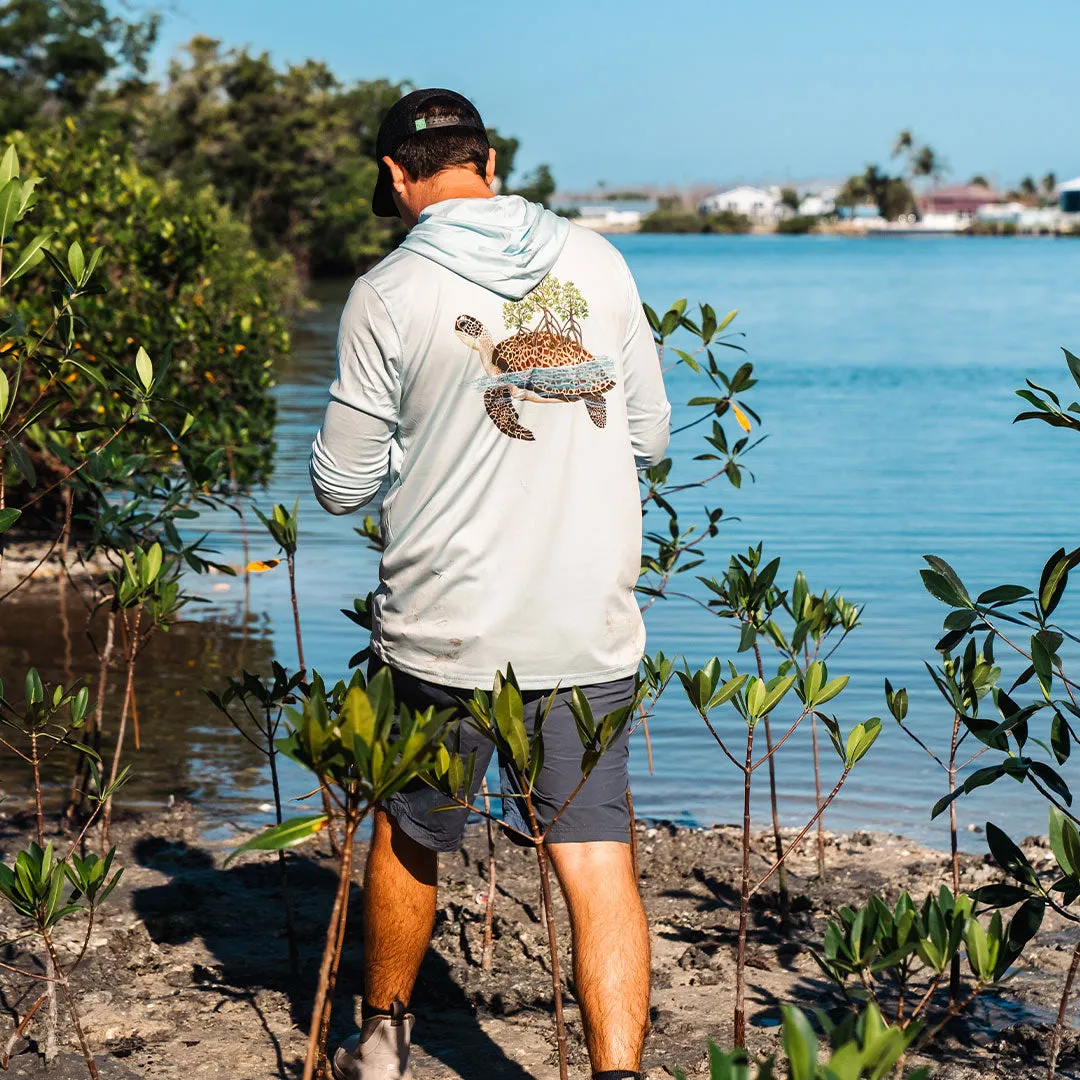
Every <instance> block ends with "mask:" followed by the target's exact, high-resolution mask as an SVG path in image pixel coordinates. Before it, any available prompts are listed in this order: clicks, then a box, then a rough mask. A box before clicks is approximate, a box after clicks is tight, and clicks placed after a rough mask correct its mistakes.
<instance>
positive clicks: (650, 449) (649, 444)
mask: <svg viewBox="0 0 1080 1080" xmlns="http://www.w3.org/2000/svg"><path fill="white" fill-rule="evenodd" d="M626 279H627V288H628V290H629V297H628V303H629V314H628V326H627V333H626V342H625V345H624V348H623V378H624V388H625V392H626V415H627V419H628V420H629V422H630V443H631V445H632V446H633V448H634V460H635V461H636V462H637V466H638V468H639V469H644V468H649V467H650V466H652V465H657V464H659V462H660V461H661V460H663V457H664V451H665V450H666V449H667V445H668V439H669V438H670V434H671V406H670V405H669V404H668V399H667V394H666V393H665V392H664V375H663V371H662V370H661V368H660V358H659V356H658V355H657V352H656V343H655V342H654V341H653V336H652V330H651V329H650V328H649V323H648V320H647V319H646V318H645V312H644V310H643V309H642V306H641V297H640V296H638V291H637V286H636V285H635V284H634V279H633V277H632V275H631V274H630V270H629V268H626Z"/></svg>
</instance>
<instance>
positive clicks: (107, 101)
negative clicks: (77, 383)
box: [0, 0, 555, 277]
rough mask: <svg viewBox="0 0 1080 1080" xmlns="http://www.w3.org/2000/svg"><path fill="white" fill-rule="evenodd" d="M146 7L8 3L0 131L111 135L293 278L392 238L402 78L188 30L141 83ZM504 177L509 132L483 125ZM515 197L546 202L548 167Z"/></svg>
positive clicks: (87, 0) (371, 254)
mask: <svg viewBox="0 0 1080 1080" xmlns="http://www.w3.org/2000/svg"><path fill="white" fill-rule="evenodd" d="M158 21H159V20H158V17H157V16H156V15H137V16H135V15H131V14H126V15H125V16H121V15H117V14H116V13H115V12H112V11H110V10H109V9H108V8H107V6H106V4H105V3H103V2H102V0H74V2H66V3H61V2H60V0H14V2H13V3H10V4H8V5H6V10H5V11H4V12H3V13H0V30H2V31H3V33H0V89H2V90H3V91H4V93H3V95H2V101H0V135H3V134H8V135H10V134H11V133H12V132H13V131H16V130H31V131H34V132H37V131H38V130H41V129H44V130H46V131H52V130H53V129H54V128H56V127H57V125H59V124H61V123H62V122H63V120H64V119H65V118H69V117H71V118H75V119H77V120H78V122H79V124H80V127H82V128H83V129H92V130H96V131H98V132H99V133H100V134H102V136H108V137H109V138H111V139H114V140H116V142H117V144H118V146H119V147H122V149H118V150H117V152H118V153H124V154H126V153H128V152H131V153H133V155H134V160H137V161H138V163H139V164H140V166H141V167H142V168H143V169H144V170H145V171H146V172H147V173H148V174H150V175H153V176H156V177H158V178H159V179H162V180H164V179H175V180H177V181H179V182H180V183H181V184H182V185H183V186H184V187H185V188H191V189H200V188H203V187H205V186H212V187H213V188H214V190H215V191H216V193H217V196H218V198H219V199H220V200H221V202H223V203H224V204H225V205H226V206H227V207H228V208H230V209H231V210H232V211H233V214H234V215H235V217H236V218H237V219H238V220H240V221H243V222H244V223H246V224H247V225H248V226H249V227H250V229H251V233H252V236H253V237H254V241H255V243H256V245H257V246H258V247H260V248H261V249H262V250H263V251H264V252H269V253H280V252H286V253H288V254H289V255H291V256H292V257H293V259H294V261H295V263H296V266H297V268H298V271H299V273H300V275H301V277H303V276H306V275H307V274H308V273H312V274H320V273H351V272H353V271H355V270H357V269H363V268H365V267H366V266H368V265H370V264H371V263H372V262H374V261H375V260H377V259H378V258H379V257H381V256H382V255H383V254H385V253H386V252H387V251H388V250H390V248H391V247H393V245H394V244H395V243H397V241H398V240H399V239H400V237H401V234H402V230H401V226H400V223H398V222H396V221H388V220H385V219H380V218H376V217H374V216H373V214H372V213H371V205H370V200H371V193H372V189H373V187H374V183H375V174H376V168H377V166H376V163H375V136H376V133H377V131H378V127H379V123H380V122H381V120H382V117H383V116H384V115H385V113H386V110H387V109H388V108H389V107H390V105H392V104H393V102H394V101H396V100H397V99H398V98H399V97H400V96H401V95H402V94H403V93H406V92H407V91H409V90H410V89H412V87H411V85H409V84H407V83H392V82H389V81H387V80H385V79H373V80H361V81H356V82H350V83H345V82H342V81H341V80H339V79H338V78H337V77H336V76H335V75H334V73H333V72H332V71H330V69H329V68H328V67H327V66H326V65H325V64H323V63H320V62H318V61H314V60H308V61H305V62H303V63H299V64H291V65H287V66H285V67H277V66H275V64H274V63H273V62H272V61H271V59H270V57H269V56H268V55H267V54H266V53H261V54H255V53H252V52H250V51H249V50H248V49H246V48H239V49H225V48H223V47H222V44H221V42H219V41H215V40H213V39H211V38H208V37H203V36H196V37H194V38H193V39H192V40H191V41H190V42H189V43H188V44H187V45H186V46H185V47H184V48H183V50H182V51H181V52H180V54H179V55H178V56H177V57H176V58H174V60H173V61H172V63H171V64H170V65H169V68H168V71H167V73H166V75H165V77H164V79H163V80H162V81H161V82H160V83H155V82H151V81H148V80H147V79H146V72H147V56H148V53H149V51H150V49H151V47H152V46H153V44H154V41H155V39H156V36H157V30H158ZM489 137H490V139H491V143H492V145H493V146H494V147H495V149H496V155H497V164H496V173H497V175H498V177H499V179H500V182H501V183H502V184H503V190H508V191H509V190H515V189H514V187H513V186H512V185H511V184H510V183H509V180H510V176H511V173H512V171H513V168H514V158H515V155H516V153H517V149H518V140H517V139H515V138H512V137H508V136H504V135H501V134H500V133H499V132H498V131H497V130H494V129H491V130H490V131H489ZM516 190H517V193H519V194H521V195H524V196H526V197H527V198H530V199H533V200H534V201H537V202H543V203H545V204H546V203H547V202H548V201H549V200H550V198H551V195H552V194H553V192H554V190H555V183H554V180H553V178H552V176H551V170H550V169H549V168H548V166H547V165H540V166H538V167H537V168H536V169H535V170H534V171H533V172H532V173H531V174H529V175H528V176H526V177H524V178H523V179H522V181H521V183H520V185H519V186H518V187H517V189H516Z"/></svg>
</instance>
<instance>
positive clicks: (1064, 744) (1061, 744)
mask: <svg viewBox="0 0 1080 1080" xmlns="http://www.w3.org/2000/svg"><path fill="white" fill-rule="evenodd" d="M0 532H3V530H2V529H0ZM1050 749H1051V750H1053V751H1054V757H1055V758H1057V763H1058V764H1059V765H1064V764H1065V762H1066V761H1068V760H1069V754H1070V752H1071V751H1072V737H1071V736H1070V734H1069V725H1068V724H1066V723H1065V717H1064V716H1062V715H1061V713H1059V712H1057V711H1055V712H1054V719H1053V720H1052V721H1051V723H1050Z"/></svg>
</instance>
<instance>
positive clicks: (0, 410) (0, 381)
mask: <svg viewBox="0 0 1080 1080" xmlns="http://www.w3.org/2000/svg"><path fill="white" fill-rule="evenodd" d="M10 394H11V387H10V386H9V385H8V380H7V376H6V375H5V374H4V373H3V372H2V371H0V424H2V423H3V422H4V419H5V418H6V416H7V404H8V398H9V396H10Z"/></svg>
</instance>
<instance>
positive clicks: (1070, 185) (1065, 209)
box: [1058, 176, 1080, 214]
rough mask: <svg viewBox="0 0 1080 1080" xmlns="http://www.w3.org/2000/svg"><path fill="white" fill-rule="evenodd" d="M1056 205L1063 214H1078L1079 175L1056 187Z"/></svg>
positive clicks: (1079, 205)
mask: <svg viewBox="0 0 1080 1080" xmlns="http://www.w3.org/2000/svg"><path fill="white" fill-rule="evenodd" d="M1058 205H1059V206H1060V207H1061V212H1062V213H1063V214H1080V176H1078V177H1077V178H1076V179H1075V180H1068V181H1066V182H1065V183H1064V184H1061V185H1060V186H1059V187H1058Z"/></svg>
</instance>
